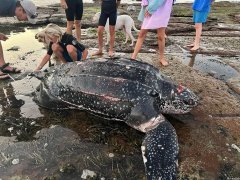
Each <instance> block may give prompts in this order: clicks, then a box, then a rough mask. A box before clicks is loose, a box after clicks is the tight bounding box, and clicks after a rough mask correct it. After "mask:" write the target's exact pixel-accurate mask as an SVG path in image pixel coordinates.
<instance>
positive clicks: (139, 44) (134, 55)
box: [131, 29, 148, 59]
mask: <svg viewBox="0 0 240 180" xmlns="http://www.w3.org/2000/svg"><path fill="white" fill-rule="evenodd" d="M147 32H148V30H147V29H141V30H140V32H139V34H138V39H137V42H136V45H135V48H134V52H133V53H132V55H131V59H136V58H137V55H138V53H139V51H140V50H141V48H142V44H143V41H144V39H145V37H146V35H147Z"/></svg>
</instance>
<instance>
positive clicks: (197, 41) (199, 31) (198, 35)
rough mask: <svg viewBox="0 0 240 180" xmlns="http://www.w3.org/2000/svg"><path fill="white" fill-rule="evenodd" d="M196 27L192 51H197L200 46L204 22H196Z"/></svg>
mask: <svg viewBox="0 0 240 180" xmlns="http://www.w3.org/2000/svg"><path fill="white" fill-rule="evenodd" d="M195 29H196V36H195V41H194V46H193V48H191V51H196V50H198V49H199V47H200V39H201V35H202V23H196V24H195Z"/></svg>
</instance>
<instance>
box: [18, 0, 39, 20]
mask: <svg viewBox="0 0 240 180" xmlns="http://www.w3.org/2000/svg"><path fill="white" fill-rule="evenodd" d="M20 4H21V6H22V7H23V9H24V11H25V12H26V14H27V18H28V21H29V22H30V23H31V24H36V19H35V18H36V17H37V7H36V6H35V4H34V3H33V2H32V1H30V0H20Z"/></svg>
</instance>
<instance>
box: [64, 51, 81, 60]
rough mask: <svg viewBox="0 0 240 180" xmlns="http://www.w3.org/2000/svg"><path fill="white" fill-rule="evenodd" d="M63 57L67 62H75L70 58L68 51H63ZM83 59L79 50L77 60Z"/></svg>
mask: <svg viewBox="0 0 240 180" xmlns="http://www.w3.org/2000/svg"><path fill="white" fill-rule="evenodd" d="M63 57H64V59H65V60H66V61H67V62H73V60H72V58H71V57H70V56H69V54H68V52H67V51H63ZM81 58H82V52H81V51H80V50H77V60H78V61H81Z"/></svg>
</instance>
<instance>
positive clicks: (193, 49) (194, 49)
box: [190, 46, 200, 51]
mask: <svg viewBox="0 0 240 180" xmlns="http://www.w3.org/2000/svg"><path fill="white" fill-rule="evenodd" d="M199 48H200V47H199V46H194V47H193V48H191V49H190V51H197V50H198V49H199Z"/></svg>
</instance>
